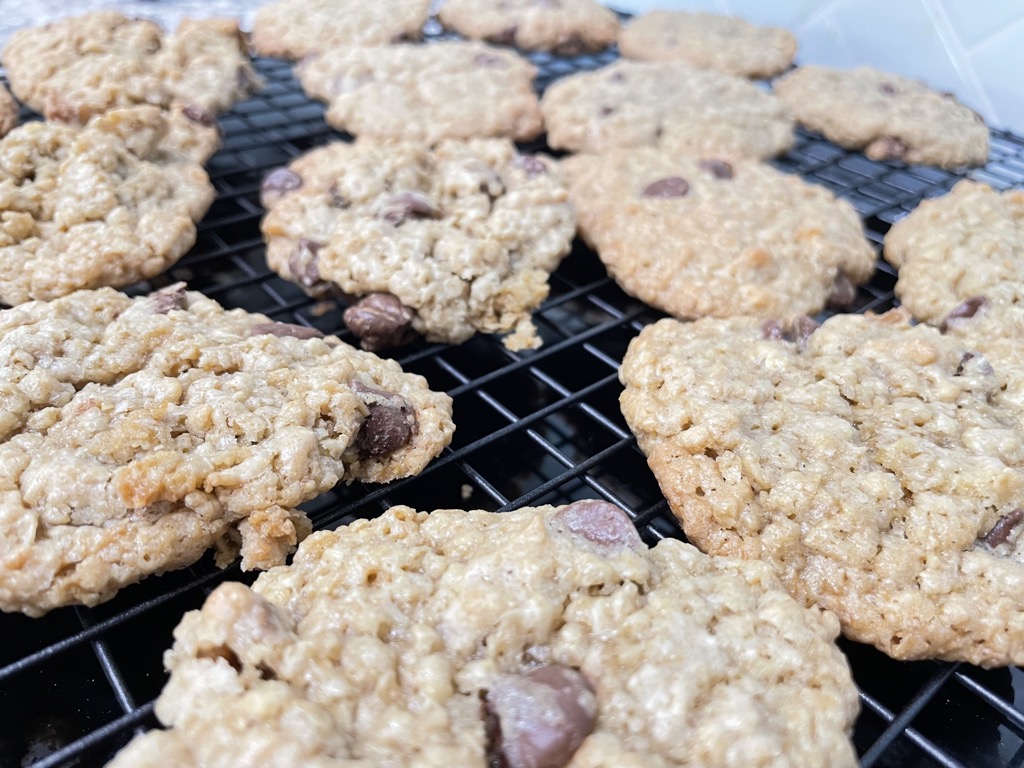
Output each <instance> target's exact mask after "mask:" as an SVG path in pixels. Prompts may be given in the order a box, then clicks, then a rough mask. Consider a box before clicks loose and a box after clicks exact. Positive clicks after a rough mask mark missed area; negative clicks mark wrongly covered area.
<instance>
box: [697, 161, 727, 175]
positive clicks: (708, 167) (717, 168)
mask: <svg viewBox="0 0 1024 768" xmlns="http://www.w3.org/2000/svg"><path fill="white" fill-rule="evenodd" d="M698 165H699V166H700V167H701V169H702V170H705V171H707V172H708V173H710V174H711V175H712V176H714V177H715V178H716V179H731V178H732V165H730V164H729V163H727V162H725V161H724V160H701V161H700V163H698Z"/></svg>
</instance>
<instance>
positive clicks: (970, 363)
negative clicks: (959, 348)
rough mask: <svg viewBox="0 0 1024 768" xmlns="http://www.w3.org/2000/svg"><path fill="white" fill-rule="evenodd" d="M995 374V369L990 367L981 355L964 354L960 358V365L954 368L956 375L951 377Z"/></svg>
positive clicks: (974, 353) (973, 353)
mask: <svg viewBox="0 0 1024 768" xmlns="http://www.w3.org/2000/svg"><path fill="white" fill-rule="evenodd" d="M995 372H996V369H995V368H993V367H992V364H991V363H989V361H988V360H986V359H985V358H984V357H982V356H981V355H979V354H977V353H976V352H964V353H963V355H962V356H961V357H960V363H959V364H958V365H957V367H956V373H954V374H953V375H954V376H963V375H964V374H967V375H970V374H980V375H982V376H992V375H994V374H995Z"/></svg>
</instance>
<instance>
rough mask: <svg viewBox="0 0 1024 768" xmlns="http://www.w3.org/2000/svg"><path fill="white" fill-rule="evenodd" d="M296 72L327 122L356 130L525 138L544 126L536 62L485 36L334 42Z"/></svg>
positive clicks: (421, 137)
mask: <svg viewBox="0 0 1024 768" xmlns="http://www.w3.org/2000/svg"><path fill="white" fill-rule="evenodd" d="M297 72H298V76H299V80H300V82H301V83H302V87H303V88H304V89H305V91H306V93H307V94H309V95H310V96H311V97H313V98H316V99H321V100H322V101H326V102H327V103H328V108H327V114H326V118H327V122H328V123H330V124H331V125H333V126H334V127H335V128H337V129H339V130H341V131H347V132H348V133H350V134H352V135H353V136H372V137H377V138H395V139H407V140H410V141H423V142H426V143H428V144H434V143H436V142H438V141H440V140H442V139H462V138H474V137H491V136H507V137H509V138H511V139H516V140H525V139H532V138H534V137H535V136H537V134H539V133H540V132H541V129H542V126H543V120H542V118H541V113H540V106H539V104H538V103H537V97H536V95H535V94H534V92H533V78H534V75H535V74H536V72H537V70H536V68H535V67H534V66H533V65H532V64H531V63H530V62H528V61H527V60H526V59H524V58H522V57H521V56H518V55H517V54H516V53H514V52H512V51H510V50H507V49H502V48H494V47H491V46H487V45H483V44H482V43H467V42H458V41H449V42H441V43H434V44H432V45H392V46H388V47H366V48H337V49H332V50H330V51H326V52H324V53H321V54H318V55H315V56H311V57H309V58H307V59H305V60H304V61H303V62H302V63H301V64H300V65H299V66H298V67H297Z"/></svg>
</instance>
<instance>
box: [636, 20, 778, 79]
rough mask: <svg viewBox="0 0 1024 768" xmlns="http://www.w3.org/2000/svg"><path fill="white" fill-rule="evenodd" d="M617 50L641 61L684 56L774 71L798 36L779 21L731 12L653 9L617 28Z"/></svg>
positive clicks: (738, 69) (759, 72) (720, 67)
mask: <svg viewBox="0 0 1024 768" xmlns="http://www.w3.org/2000/svg"><path fill="white" fill-rule="evenodd" d="M619 51H621V53H622V55H623V56H625V57H627V58H630V59H640V60H641V61H685V62H688V63H689V64H692V65H693V66H695V67H700V68H701V69H713V70H715V71H717V72H724V73H726V74H729V75H737V76H738V77H757V78H767V77H773V76H775V75H777V74H779V73H780V72H785V71H786V70H787V69H788V68H789V67H790V65H791V64H792V63H793V58H794V57H795V56H796V37H794V36H793V34H792V33H791V32H789V31H788V30H785V29H781V28H779V27H759V26H755V25H753V24H749V23H747V22H746V21H744V20H743V19H740V18H738V17H735V16H720V15H718V14H715V13H688V12H685V11H651V12H650V13H646V14H644V15H642V16H638V17H636V18H635V19H633V20H632V21H630V22H629V23H628V24H627V25H626V26H625V28H624V29H623V30H622V32H621V33H620V34H619Z"/></svg>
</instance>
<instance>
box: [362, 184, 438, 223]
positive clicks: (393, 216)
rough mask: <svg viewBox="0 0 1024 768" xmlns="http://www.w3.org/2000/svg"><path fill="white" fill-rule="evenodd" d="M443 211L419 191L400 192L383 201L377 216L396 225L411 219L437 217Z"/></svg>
mask: <svg viewBox="0 0 1024 768" xmlns="http://www.w3.org/2000/svg"><path fill="white" fill-rule="evenodd" d="M440 216H441V211H440V209H438V208H435V207H434V206H433V205H432V204H431V202H430V200H429V199H427V197H426V195H423V194H421V193H419V192H399V193H398V194H396V195H391V196H390V197H388V198H385V200H384V201H383V202H382V203H381V205H380V207H379V208H378V210H377V218H378V219H384V221H388V222H390V223H392V224H394V225H395V226H396V227H397V226H398V225H400V224H402V223H403V222H405V221H408V220H409V219H437V218H440Z"/></svg>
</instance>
